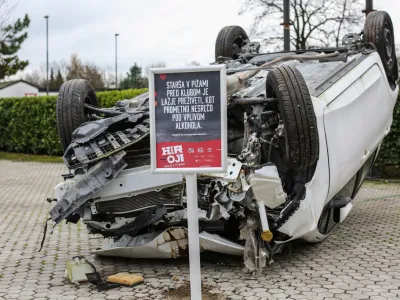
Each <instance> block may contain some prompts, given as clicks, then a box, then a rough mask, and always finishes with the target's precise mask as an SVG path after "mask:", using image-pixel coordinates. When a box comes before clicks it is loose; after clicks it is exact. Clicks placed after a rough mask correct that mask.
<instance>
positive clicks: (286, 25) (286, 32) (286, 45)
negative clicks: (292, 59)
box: [283, 0, 290, 51]
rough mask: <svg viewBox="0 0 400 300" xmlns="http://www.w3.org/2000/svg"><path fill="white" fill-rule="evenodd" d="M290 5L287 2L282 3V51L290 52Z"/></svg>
mask: <svg viewBox="0 0 400 300" xmlns="http://www.w3.org/2000/svg"><path fill="white" fill-rule="evenodd" d="M289 9H290V5H289V0H284V1H283V49H284V50H285V51H289V50H290V11H289Z"/></svg>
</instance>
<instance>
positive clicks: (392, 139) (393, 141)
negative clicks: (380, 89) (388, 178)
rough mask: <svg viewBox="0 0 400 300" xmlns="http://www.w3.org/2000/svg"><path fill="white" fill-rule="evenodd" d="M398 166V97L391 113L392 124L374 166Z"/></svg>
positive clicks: (399, 119) (399, 161)
mask: <svg viewBox="0 0 400 300" xmlns="http://www.w3.org/2000/svg"><path fill="white" fill-rule="evenodd" d="M399 164H400V95H399V97H398V98H397V103H396V105H395V107H394V111H393V123H392V127H391V129H390V132H389V134H388V135H387V136H386V137H385V139H384V141H383V143H382V146H381V149H380V150H379V155H378V159H377V161H376V165H378V166H382V165H399Z"/></svg>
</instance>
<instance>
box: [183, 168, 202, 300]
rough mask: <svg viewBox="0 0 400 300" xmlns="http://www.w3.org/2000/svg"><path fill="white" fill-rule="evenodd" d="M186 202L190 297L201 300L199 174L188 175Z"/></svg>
mask: <svg viewBox="0 0 400 300" xmlns="http://www.w3.org/2000/svg"><path fill="white" fill-rule="evenodd" d="M185 178H186V193H187V195H186V199H187V200H186V202H187V214H188V216H190V218H188V233H189V264H190V296H191V299H192V300H201V272H200V242H199V212H198V204H197V174H186V176H185Z"/></svg>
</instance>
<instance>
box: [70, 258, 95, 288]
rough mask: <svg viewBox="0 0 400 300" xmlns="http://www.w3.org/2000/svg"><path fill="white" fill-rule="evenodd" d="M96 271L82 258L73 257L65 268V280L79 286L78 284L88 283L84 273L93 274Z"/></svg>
mask: <svg viewBox="0 0 400 300" xmlns="http://www.w3.org/2000/svg"><path fill="white" fill-rule="evenodd" d="M95 271H96V269H95V268H94V266H93V265H92V264H91V263H88V261H87V259H86V258H85V257H83V256H75V257H73V258H72V260H69V261H67V265H66V268H65V278H68V279H69V281H70V282H72V283H75V284H79V283H80V282H85V281H88V280H87V277H86V273H93V272H95Z"/></svg>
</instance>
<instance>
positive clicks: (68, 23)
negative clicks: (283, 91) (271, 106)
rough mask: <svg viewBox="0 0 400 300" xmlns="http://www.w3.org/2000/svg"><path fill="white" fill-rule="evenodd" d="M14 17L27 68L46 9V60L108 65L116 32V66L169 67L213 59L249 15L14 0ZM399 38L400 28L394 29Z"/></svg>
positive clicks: (218, 4) (41, 52) (223, 3)
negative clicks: (74, 57) (25, 24)
mask: <svg viewBox="0 0 400 300" xmlns="http://www.w3.org/2000/svg"><path fill="white" fill-rule="evenodd" d="M16 1H18V4H17V7H16V9H15V11H14V16H15V17H20V16H23V15H24V14H25V13H27V14H28V15H29V17H30V18H31V25H30V27H29V30H28V33H29V38H28V39H27V40H26V42H25V43H24V44H23V47H22V50H21V51H20V52H19V56H20V58H21V59H28V60H29V61H30V65H29V69H34V68H38V67H39V66H40V65H41V64H43V63H45V61H46V27H45V19H44V15H49V52H50V57H49V60H50V61H53V60H61V59H66V60H68V59H69V57H70V55H71V54H72V53H77V54H79V56H80V57H81V58H82V59H83V60H84V61H91V62H94V63H96V64H98V65H100V66H101V67H106V66H111V67H112V68H114V62H115V52H114V39H115V37H114V34H115V33H119V37H118V70H119V72H122V73H125V72H126V71H127V70H128V68H129V67H130V66H131V65H132V64H133V63H134V62H137V63H138V64H139V65H141V66H143V67H145V66H146V65H149V64H151V63H152V62H158V61H164V62H165V63H166V64H167V65H168V66H169V67H175V66H183V65H185V64H187V63H189V62H191V61H193V60H195V61H198V62H200V63H202V64H207V63H209V62H212V61H213V58H214V57H213V56H214V44H215V38H216V36H217V34H218V31H219V30H220V29H221V28H222V27H223V26H226V25H240V26H242V27H244V28H245V29H249V28H250V26H251V21H252V17H251V15H248V14H246V15H244V16H239V14H238V12H239V10H240V7H241V4H242V3H243V0H200V1H198V0H145V1H143V0H112V1H111V0H91V1H89V0H35V1H32V0H16ZM360 2H362V3H363V2H364V0H360ZM374 2H375V3H374V5H375V8H376V9H381V10H386V11H388V12H389V13H390V14H391V16H392V20H393V22H394V26H395V31H396V32H399V33H400V21H399V20H398V18H397V16H399V15H400V1H399V0H379V1H377V0H375V1H374ZM396 41H397V43H399V44H400V34H398V35H396Z"/></svg>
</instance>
